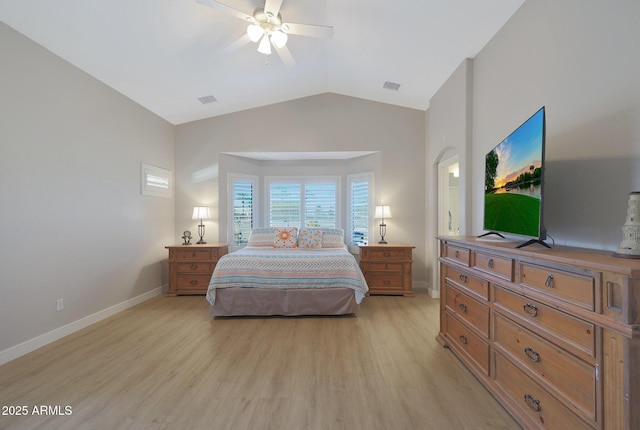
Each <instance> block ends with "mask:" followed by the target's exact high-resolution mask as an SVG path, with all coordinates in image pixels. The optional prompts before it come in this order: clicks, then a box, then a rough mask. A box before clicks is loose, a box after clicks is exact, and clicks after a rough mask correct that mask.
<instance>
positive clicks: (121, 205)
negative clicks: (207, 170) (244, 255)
mask: <svg viewBox="0 0 640 430" xmlns="http://www.w3.org/2000/svg"><path fill="white" fill-rule="evenodd" d="M0 58H2V60H1V61H2V66H1V67H0V94H2V95H1V96H0V196H1V199H2V203H1V205H2V209H1V210H0V232H1V234H0V237H1V238H2V243H1V245H0V294H1V298H0V363H2V362H3V361H6V360H8V359H11V358H13V357H15V355H19V354H22V353H24V352H28V350H29V349H30V348H32V347H37V346H39V345H40V344H41V343H46V342H47V341H51V340H53V339H55V338H56V337H59V336H60V335H64V334H65V333H66V332H67V331H68V326H67V325H68V324H71V323H75V322H78V321H81V320H83V319H86V318H89V319H88V320H87V321H92V319H91V316H92V315H94V314H95V313H97V312H104V310H105V309H110V308H111V307H113V306H116V305H119V304H121V303H123V302H126V301H127V300H130V299H132V298H135V297H138V296H140V295H143V294H145V293H148V292H150V291H153V290H154V289H157V288H158V287H160V286H162V285H163V284H164V283H166V273H164V271H165V269H164V268H163V267H164V263H163V260H165V259H166V252H165V251H166V250H165V249H164V245H166V244H167V243H170V242H171V241H172V240H173V237H174V230H173V229H174V199H173V198H172V199H164V198H156V197H143V196H141V195H140V162H146V163H149V164H154V165H158V166H161V167H165V168H168V169H171V170H173V168H174V166H173V163H174V127H173V126H172V125H171V124H169V123H167V122H166V121H164V120H162V119H160V118H158V117H157V116H155V115H153V114H152V113H150V112H148V111H146V110H145V109H143V108H141V107H140V106H139V105H137V104H135V103H134V102H132V101H131V100H129V99H127V98H125V97H124V96H122V95H121V94H119V93H117V92H115V91H114V90H112V89H110V88H108V87H107V86H105V85H103V84H102V83H100V82H98V81H97V80H96V79H94V78H92V77H90V76H88V75H87V74H85V73H83V72H81V71H80V70H78V69H77V68H75V67H73V66H71V65H70V64H68V63H67V62H65V61H64V60H62V59H60V58H59V57H56V56H55V55H53V54H51V53H50V52H49V51H47V50H45V49H44V48H42V47H40V46H39V45H36V44H35V43H33V42H32V41H30V40H28V39H27V38H25V37H23V36H22V35H20V34H18V33H17V32H15V31H13V30H12V29H10V28H9V27H7V26H6V25H4V24H2V23H0ZM57 299H63V300H64V310H62V311H60V312H57V311H56V300H57ZM74 327H76V328H77V325H76V326H74ZM27 341H31V343H29V342H27ZM24 342H27V343H29V344H28V345H24V344H22V343H24ZM20 344H22V345H20Z"/></svg>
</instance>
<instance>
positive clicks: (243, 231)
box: [233, 181, 254, 245]
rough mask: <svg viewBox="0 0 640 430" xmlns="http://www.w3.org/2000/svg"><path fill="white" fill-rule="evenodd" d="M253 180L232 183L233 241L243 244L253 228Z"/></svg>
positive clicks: (236, 243)
mask: <svg viewBox="0 0 640 430" xmlns="http://www.w3.org/2000/svg"><path fill="white" fill-rule="evenodd" d="M253 199H254V186H253V182H244V181H235V182H234V183H233V243H234V244H235V245H244V244H246V243H247V242H248V240H249V234H250V233H251V229H252V228H253Z"/></svg>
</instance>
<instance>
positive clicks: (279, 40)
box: [271, 31, 289, 48]
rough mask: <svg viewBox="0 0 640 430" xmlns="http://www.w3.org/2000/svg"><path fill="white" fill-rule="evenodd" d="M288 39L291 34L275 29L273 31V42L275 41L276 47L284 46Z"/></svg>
mask: <svg viewBox="0 0 640 430" xmlns="http://www.w3.org/2000/svg"><path fill="white" fill-rule="evenodd" d="M287 39H289V36H287V35H286V34H285V33H283V32H281V31H274V32H273V33H271V42H273V44H274V45H275V47H276V48H282V47H283V46H284V45H286V44H287Z"/></svg>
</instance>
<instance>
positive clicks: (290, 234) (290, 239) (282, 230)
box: [273, 227, 298, 248]
mask: <svg viewBox="0 0 640 430" xmlns="http://www.w3.org/2000/svg"><path fill="white" fill-rule="evenodd" d="M274 230H275V232H276V239H275V240H274V241H273V247H274V248H297V247H298V227H276V228H275V229H274Z"/></svg>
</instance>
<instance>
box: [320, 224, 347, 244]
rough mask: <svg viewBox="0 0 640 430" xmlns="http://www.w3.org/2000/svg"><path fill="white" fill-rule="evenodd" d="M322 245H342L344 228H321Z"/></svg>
mask: <svg viewBox="0 0 640 430" xmlns="http://www.w3.org/2000/svg"><path fill="white" fill-rule="evenodd" d="M321 231H322V247H323V248H342V247H343V246H344V230H343V229H341V228H323V229H321Z"/></svg>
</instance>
